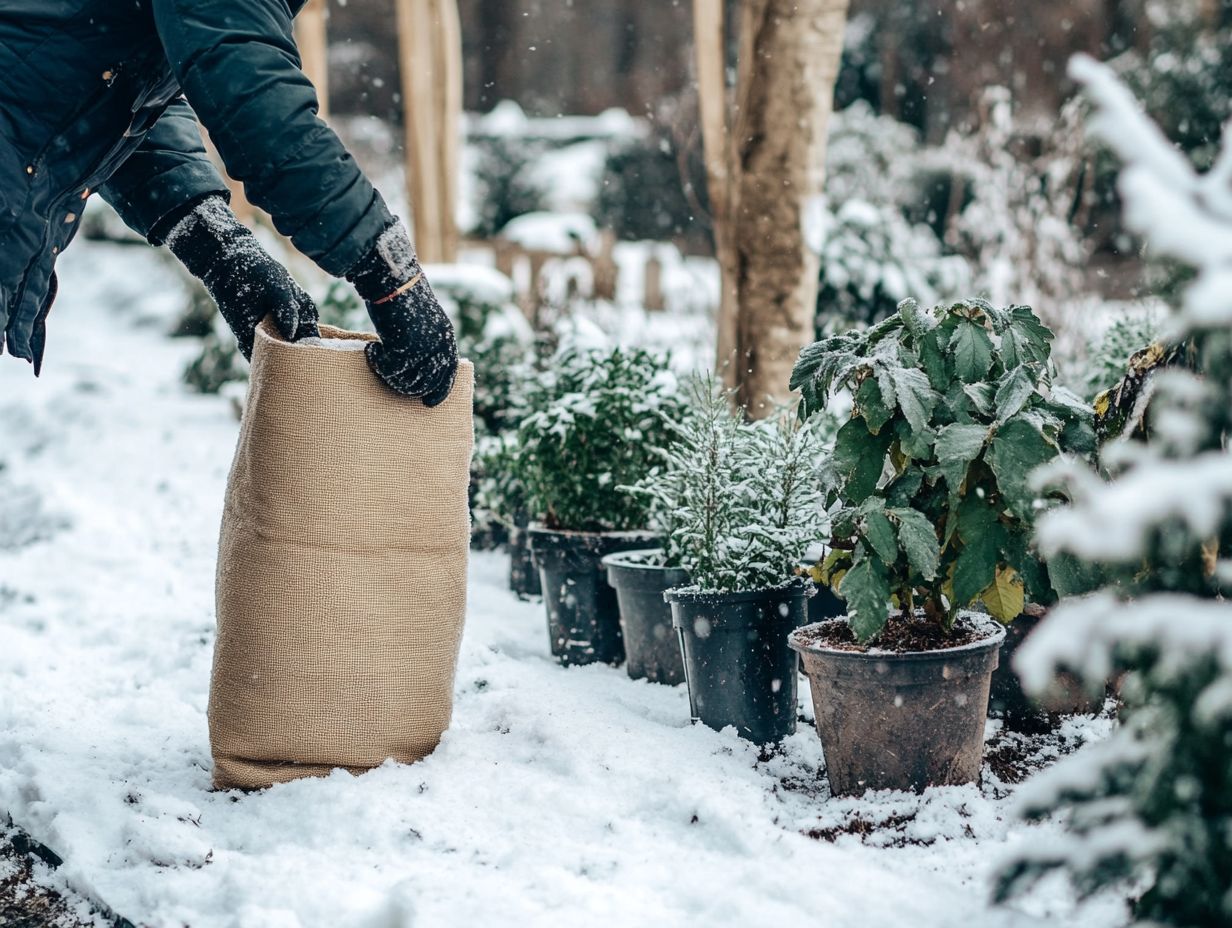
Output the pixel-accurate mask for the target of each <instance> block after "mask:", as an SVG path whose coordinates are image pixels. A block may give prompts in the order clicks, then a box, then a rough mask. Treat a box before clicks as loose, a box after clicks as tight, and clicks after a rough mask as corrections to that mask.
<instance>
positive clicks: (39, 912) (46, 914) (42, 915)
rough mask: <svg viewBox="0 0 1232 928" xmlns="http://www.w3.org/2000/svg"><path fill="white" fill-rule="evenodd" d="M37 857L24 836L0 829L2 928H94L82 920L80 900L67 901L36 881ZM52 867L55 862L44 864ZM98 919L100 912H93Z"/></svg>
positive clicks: (92, 923)
mask: <svg viewBox="0 0 1232 928" xmlns="http://www.w3.org/2000/svg"><path fill="white" fill-rule="evenodd" d="M39 862H40V854H39V853H38V852H37V850H36V845H34V844H33V842H31V841H30V840H29V838H27V837H26V836H25V835H23V834H22V833H21V832H19V831H14V830H11V829H5V828H3V827H0V925H2V926H4V928H95V926H96V925H98V924H99V923H100V922H99V921H98V920H96V919H95V918H88V917H87V918H83V917H82V916H81V915H80V914H79V912H80V911H81V900H75V899H70V898H68V897H66V896H64V895H62V894H61V893H58V892H56V891H55V890H53V889H48V888H47V887H45V886H42V885H40V884H39V883H38V882H37V881H36V880H35V874H34V870H35V867H36V866H37V865H38V863H39ZM44 862H45V863H50V864H51V865H52V866H55V865H57V864H58V863H59V861H57V860H54V859H53V860H52V861H44ZM95 914H96V915H98V916H99V917H100V918H101V913H98V912H96V911H95Z"/></svg>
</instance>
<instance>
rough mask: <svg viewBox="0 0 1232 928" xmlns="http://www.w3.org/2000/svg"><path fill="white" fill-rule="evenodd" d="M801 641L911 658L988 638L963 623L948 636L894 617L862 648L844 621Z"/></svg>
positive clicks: (823, 625)
mask: <svg viewBox="0 0 1232 928" xmlns="http://www.w3.org/2000/svg"><path fill="white" fill-rule="evenodd" d="M800 637H801V639H802V640H803V641H804V642H805V643H807V644H817V645H821V646H822V647H826V648H834V649H835V650H838V651H857V652H861V653H867V652H868V651H874V650H876V651H892V652H894V653H898V654H908V653H913V652H918V651H943V650H945V649H946V648H958V647H962V646H963V645H965V644H972V643H973V642H976V641H980V640H981V639H983V638H985V637H987V634H986V633H985V632H984V631H983V630H981V629H974V628H971V627H970V626H968V625H964V624H963V623H962V620H961V619H960V620H959V621H958V622H956V623H955V624H954V630H953V631H951V632H950V633H949V634H948V635H947V634H946V633H945V632H944V631H943V630H942V628H941V626H940V625H938V624H937V623H936V622H932V621H929V620H927V619H905V618H903V617H902V616H894V617H891V619H890V621H889V622H887V623H886V627H885V628H884V629H883V630H882V632H881V634H880V635H878V636H877V638H876V640H874V641H873V642H872V644H860V642H858V641H856V636H855V633H854V632H853V631H852V630H851V626H850V625H849V624H847V622H845V621H842V620H835V621H832V622H823V623H821V625H820V626H819V627H818V628H817V630H816V631H812V632H809V633H807V634H804V635H801V636H800Z"/></svg>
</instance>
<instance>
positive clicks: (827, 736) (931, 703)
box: [790, 618, 1005, 796]
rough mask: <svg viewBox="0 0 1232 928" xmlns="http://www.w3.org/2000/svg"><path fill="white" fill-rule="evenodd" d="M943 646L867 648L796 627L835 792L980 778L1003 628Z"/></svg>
mask: <svg viewBox="0 0 1232 928" xmlns="http://www.w3.org/2000/svg"><path fill="white" fill-rule="evenodd" d="M981 627H983V628H987V629H988V637H986V638H983V639H981V640H979V641H975V642H972V643H971V644H967V645H963V646H961V647H956V648H946V649H943V650H939V651H918V652H906V653H902V654H895V653H891V652H880V651H877V652H873V653H865V652H860V651H847V650H842V649H840V648H833V647H828V646H826V645H824V644H819V643H815V642H813V641H810V640H808V638H807V636H808V635H809V634H810V632H812V631H813V630H814V629H815V628H816V626H813V625H810V626H806V627H805V628H802V629H800V630H799V631H797V632H794V633H793V634H792V636H791V642H790V643H791V647H793V648H795V649H796V650H797V651H799V652H800V657H801V659H802V661H803V664H804V672H805V673H806V674H807V675H808V678H809V685H810V688H811V689H812V693H813V712H814V715H815V717H816V720H817V734H818V735H819V736H820V737H821V746H822V749H823V750H824V752H825V756H826V773H827V775H828V776H829V778H830V790H831V792H833V793H834V794H835V795H844V796H851V795H858V794H860V793H863V792H864V791H865V790H869V789H874V790H876V789H901V790H908V789H910V790H917V791H920V790H923V789H925V788H926V787H929V786H954V785H958V784H962V783H974V782H976V781H977V780H978V779H979V776H980V765H981V764H982V762H983V757H984V719H985V718H986V717H987V715H988V686H989V680H990V678H991V677H992V672H993V670H995V669H996V667H997V653H998V650H999V649H1000V647H1001V642H1002V641H1004V640H1005V629H1004V628H1002V627H1000V626H996V625H995V623H993V622H992V620H990V619H986V618H985V620H984V622H983V623H982V625H981Z"/></svg>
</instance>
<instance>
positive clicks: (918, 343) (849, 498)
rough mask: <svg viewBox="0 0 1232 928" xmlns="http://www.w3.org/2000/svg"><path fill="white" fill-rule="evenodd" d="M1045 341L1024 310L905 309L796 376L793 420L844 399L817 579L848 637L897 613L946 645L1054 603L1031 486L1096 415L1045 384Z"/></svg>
mask: <svg viewBox="0 0 1232 928" xmlns="http://www.w3.org/2000/svg"><path fill="white" fill-rule="evenodd" d="M1051 338H1052V334H1051V332H1049V331H1048V329H1047V328H1045V327H1044V326H1043V325H1042V324H1041V323H1040V321H1039V320H1038V319H1037V318H1036V316H1035V314H1034V313H1033V312H1032V311H1031V310H1030V309H1029V308H1028V307H1026V306H1013V307H1010V308H1009V309H998V308H995V307H993V306H992V305H990V304H988V303H986V302H984V301H982V300H969V301H966V302H961V303H954V304H952V305H948V306H939V307H937V308H936V309H933V310H924V309H921V308H920V307H919V306H918V305H917V304H916V303H915V301H913V300H905V301H903V302H902V303H901V304H900V305H899V308H898V311H897V312H896V313H895V314H894V315H892V316H890V317H889V318H887V319H886V320H884V321H883V322H881V323H879V324H877V325H876V326H874V327H873V328H871V329H868V330H866V331H863V332H848V333H845V334H841V335H834V336H831V337H829V338H825V339H823V340H821V341H819V342H817V343H815V344H813V345H811V346H810V347H808V348H806V349H805V350H804V351H803V352H802V353H801V355H800V359H799V361H798V362H797V364H796V368H795V371H794V372H793V374H792V381H791V385H792V387H793V388H798V389H800V390H801V392H802V394H803V397H804V400H803V407H802V412H803V413H804V414H805V415H816V414H818V413H819V411H821V410H822V409H823V408H824V406H825V404H826V403H827V402H828V401H829V400H830V399H831V398H832V397H833V396H834V394H835V393H836V392H839V391H847V392H848V393H849V394H850V395H851V397H852V398H853V404H854V405H853V409H852V415H851V418H850V419H849V420H848V421H847V422H846V423H845V424H844V425H843V426H842V428H840V429H839V431H838V435H837V437H836V440H835V447H834V454H833V457H832V458H831V461H830V467H829V473H828V475H827V480H826V484H827V487H826V489H827V498H826V502H827V505H828V506H830V507H831V508H832V509H833V512H832V516H831V529H832V536H833V537H832V539H831V549H832V550H831V554H830V555H829V556H828V557H827V558H826V560H825V562H824V563H823V565H822V575H823V578H824V579H825V580H827V581H828V582H830V583H831V584H832V585H834V586H835V587H836V589H837V590H838V592H839V593H840V594H841V595H842V596H843V597H844V598H845V599H846V601H847V606H848V610H849V615H850V620H851V626H852V630H853V631H854V632H855V634H856V637H857V638H858V639H859V640H860V641H862V642H869V641H871V640H873V639H875V638H876V637H877V636H878V635H879V634H880V633H881V632H882V630H883V629H884V628H885V625H886V623H887V622H888V621H889V618H890V609H891V606H892V605H894V606H897V608H898V609H899V610H901V611H902V613H903V614H904V615H913V614H914V613H915V611H916V610H922V611H923V612H924V613H925V614H926V615H927V616H929V617H930V618H931V619H933V620H935V621H937V622H938V623H940V624H941V626H942V627H943V628H944V629H945V630H946V631H947V632H948V631H950V630H951V629H952V626H953V623H954V620H955V618H956V616H957V614H958V612H959V610H960V609H962V608H964V607H967V606H970V605H971V604H973V603H975V602H977V601H982V602H983V603H984V605H985V606H986V607H987V608H988V611H989V612H990V613H991V614H992V615H994V616H995V617H996V618H998V619H1000V620H1001V621H1003V622H1009V621H1010V620H1012V619H1013V618H1015V617H1016V616H1017V615H1018V614H1019V613H1020V612H1021V611H1022V608H1023V605H1024V602H1025V601H1026V600H1028V599H1030V600H1031V601H1034V602H1043V603H1047V602H1049V601H1051V599H1052V598H1053V594H1052V588H1051V585H1050V583H1049V578H1048V576H1047V574H1046V572H1045V569H1044V566H1043V564H1042V563H1041V562H1040V560H1039V558H1038V556H1037V555H1036V553H1035V552H1034V551H1032V550H1031V549H1030V546H1029V543H1028V542H1029V540H1030V537H1031V530H1032V526H1033V521H1034V517H1035V510H1036V507H1037V504H1038V501H1037V499H1036V494H1035V493H1034V492H1033V491H1032V489H1031V488H1030V486H1029V485H1028V475H1029V474H1030V472H1031V471H1032V469H1034V468H1035V467H1036V466H1038V465H1039V464H1042V463H1045V462H1047V461H1050V460H1052V459H1053V458H1054V457H1056V456H1057V455H1058V454H1059V453H1060V452H1061V450H1062V449H1063V448H1071V449H1076V450H1080V451H1084V452H1089V451H1090V450H1092V449H1093V446H1094V435H1093V432H1092V430H1091V423H1090V416H1091V413H1090V409H1089V408H1088V407H1087V406H1086V405H1085V404H1084V403H1083V402H1082V401H1081V400H1079V399H1078V398H1077V397H1076V396H1074V395H1073V394H1072V393H1069V392H1068V391H1065V390H1063V389H1061V388H1058V387H1053V386H1052V385H1051V381H1050V376H1049V368H1048V360H1049V342H1050V341H1051Z"/></svg>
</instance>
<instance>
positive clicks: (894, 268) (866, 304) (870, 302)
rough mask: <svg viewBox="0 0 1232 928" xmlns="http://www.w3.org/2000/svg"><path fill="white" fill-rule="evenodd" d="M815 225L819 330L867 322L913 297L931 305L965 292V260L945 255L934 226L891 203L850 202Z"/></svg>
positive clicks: (967, 284)
mask: <svg viewBox="0 0 1232 928" xmlns="http://www.w3.org/2000/svg"><path fill="white" fill-rule="evenodd" d="M818 222H819V225H818V231H819V233H820V235H819V236H818V238H817V239H816V246H817V249H818V251H819V253H820V255H821V284H820V289H819V290H818V294H817V324H818V328H819V329H820V330H822V331H825V330H834V329H840V330H841V329H845V328H848V327H849V326H850V325H851V324H852V323H865V324H871V323H873V322H875V321H876V320H878V319H880V318H882V317H884V316H885V315H886V314H887V313H889V312H892V311H893V309H894V307H895V306H897V305H898V304H899V303H900V302H902V301H903V300H905V299H907V298H908V297H911V296H915V297H918V298H919V299H920V300H921V301H922V302H925V303H936V302H938V301H940V300H943V299H951V298H953V297H955V296H957V295H958V294H960V293H964V292H966V291H967V290H968V289H969V288H970V284H971V273H970V267H969V265H968V264H967V262H966V260H964V259H963V258H962V257H960V256H958V255H947V254H944V253H943V250H942V246H941V242H940V240H939V239H938V238H937V236H936V234H935V233H934V232H933V230H932V228H931V227H930V226H928V225H926V224H924V223H912V222H911V221H909V220H908V219H907V217H906V216H904V215H903V211H902V209H901V208H900V207H898V206H896V205H894V204H891V203H871V202H869V201H867V200H861V199H853V200H848V201H846V202H845V203H843V204H842V205H841V206H839V207H838V208H837V210H835V211H834V212H830V211H828V210H826V211H823V212H822V213H821V215H820V216H819V217H818Z"/></svg>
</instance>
